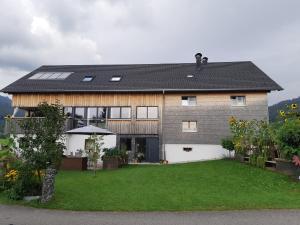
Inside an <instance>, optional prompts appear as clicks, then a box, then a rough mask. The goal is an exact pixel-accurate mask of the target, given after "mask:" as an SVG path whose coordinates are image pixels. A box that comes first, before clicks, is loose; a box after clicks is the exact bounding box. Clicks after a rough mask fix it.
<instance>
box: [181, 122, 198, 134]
mask: <svg viewBox="0 0 300 225" xmlns="http://www.w3.org/2000/svg"><path fill="white" fill-rule="evenodd" d="M182 132H197V121H183V122H182Z"/></svg>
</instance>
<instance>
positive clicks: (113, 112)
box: [109, 107, 131, 119]
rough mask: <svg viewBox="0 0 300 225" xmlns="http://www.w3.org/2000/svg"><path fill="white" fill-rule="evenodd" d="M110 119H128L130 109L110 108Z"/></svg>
mask: <svg viewBox="0 0 300 225" xmlns="http://www.w3.org/2000/svg"><path fill="white" fill-rule="evenodd" d="M109 118H110V119H130V118H131V108H130V107H111V108H110V113H109Z"/></svg>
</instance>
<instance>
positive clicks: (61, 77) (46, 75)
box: [28, 72, 73, 80]
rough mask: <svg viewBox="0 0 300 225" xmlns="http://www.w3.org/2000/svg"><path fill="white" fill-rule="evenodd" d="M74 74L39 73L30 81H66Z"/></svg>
mask: <svg viewBox="0 0 300 225" xmlns="http://www.w3.org/2000/svg"><path fill="white" fill-rule="evenodd" d="M72 73H73V72H38V73H36V74H34V75H32V76H31V77H29V78H28V79H30V80H64V79H66V78H67V77H68V76H69V75H70V74H72Z"/></svg>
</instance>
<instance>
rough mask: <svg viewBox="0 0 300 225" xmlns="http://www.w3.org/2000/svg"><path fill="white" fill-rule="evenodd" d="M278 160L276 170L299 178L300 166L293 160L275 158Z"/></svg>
mask: <svg viewBox="0 0 300 225" xmlns="http://www.w3.org/2000/svg"><path fill="white" fill-rule="evenodd" d="M275 161H276V171H279V172H281V173H285V174H287V175H290V176H293V177H296V178H297V179H299V176H300V167H298V166H295V165H294V163H292V161H289V160H285V159H275Z"/></svg>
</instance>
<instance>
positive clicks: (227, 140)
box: [222, 138, 234, 151]
mask: <svg viewBox="0 0 300 225" xmlns="http://www.w3.org/2000/svg"><path fill="white" fill-rule="evenodd" d="M222 147H223V148H225V149H227V150H228V151H233V150H234V144H233V142H232V138H225V139H223V140H222Z"/></svg>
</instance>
